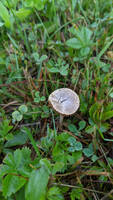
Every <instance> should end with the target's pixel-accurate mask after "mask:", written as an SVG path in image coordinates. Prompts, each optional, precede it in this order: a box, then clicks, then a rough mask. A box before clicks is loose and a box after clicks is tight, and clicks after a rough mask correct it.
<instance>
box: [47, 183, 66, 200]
mask: <svg viewBox="0 0 113 200" xmlns="http://www.w3.org/2000/svg"><path fill="white" fill-rule="evenodd" d="M47 200H64V197H63V195H62V193H61V191H60V189H59V188H58V187H56V186H54V187H51V188H50V189H49V191H48V193H47Z"/></svg>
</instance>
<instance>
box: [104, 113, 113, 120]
mask: <svg viewBox="0 0 113 200" xmlns="http://www.w3.org/2000/svg"><path fill="white" fill-rule="evenodd" d="M112 117H113V111H108V112H104V113H103V115H102V120H103V121H106V120H108V119H110V118H112Z"/></svg>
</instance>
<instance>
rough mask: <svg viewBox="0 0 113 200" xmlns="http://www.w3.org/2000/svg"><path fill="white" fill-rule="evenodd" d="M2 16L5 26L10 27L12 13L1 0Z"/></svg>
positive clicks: (0, 12) (0, 11)
mask: <svg viewBox="0 0 113 200" xmlns="http://www.w3.org/2000/svg"><path fill="white" fill-rule="evenodd" d="M0 17H1V18H2V19H3V21H4V22H5V26H6V27H7V28H10V27H11V22H10V15H9V12H8V10H7V8H6V7H5V6H4V5H3V4H2V2H0Z"/></svg>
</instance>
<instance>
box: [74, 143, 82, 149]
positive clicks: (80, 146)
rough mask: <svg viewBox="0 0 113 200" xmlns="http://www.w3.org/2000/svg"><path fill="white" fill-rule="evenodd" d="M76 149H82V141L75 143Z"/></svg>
mask: <svg viewBox="0 0 113 200" xmlns="http://www.w3.org/2000/svg"><path fill="white" fill-rule="evenodd" d="M75 150H76V151H81V150H82V143H81V142H76V143H75Z"/></svg>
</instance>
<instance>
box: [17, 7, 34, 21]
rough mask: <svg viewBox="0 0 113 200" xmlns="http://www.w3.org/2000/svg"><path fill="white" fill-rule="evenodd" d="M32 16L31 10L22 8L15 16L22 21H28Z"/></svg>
mask: <svg viewBox="0 0 113 200" xmlns="http://www.w3.org/2000/svg"><path fill="white" fill-rule="evenodd" d="M30 14H31V10H29V9H25V8H20V9H19V10H18V11H15V15H16V16H17V17H18V18H19V19H20V20H21V21H22V20H24V19H26V18H27V17H28V16H29V15H30Z"/></svg>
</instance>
